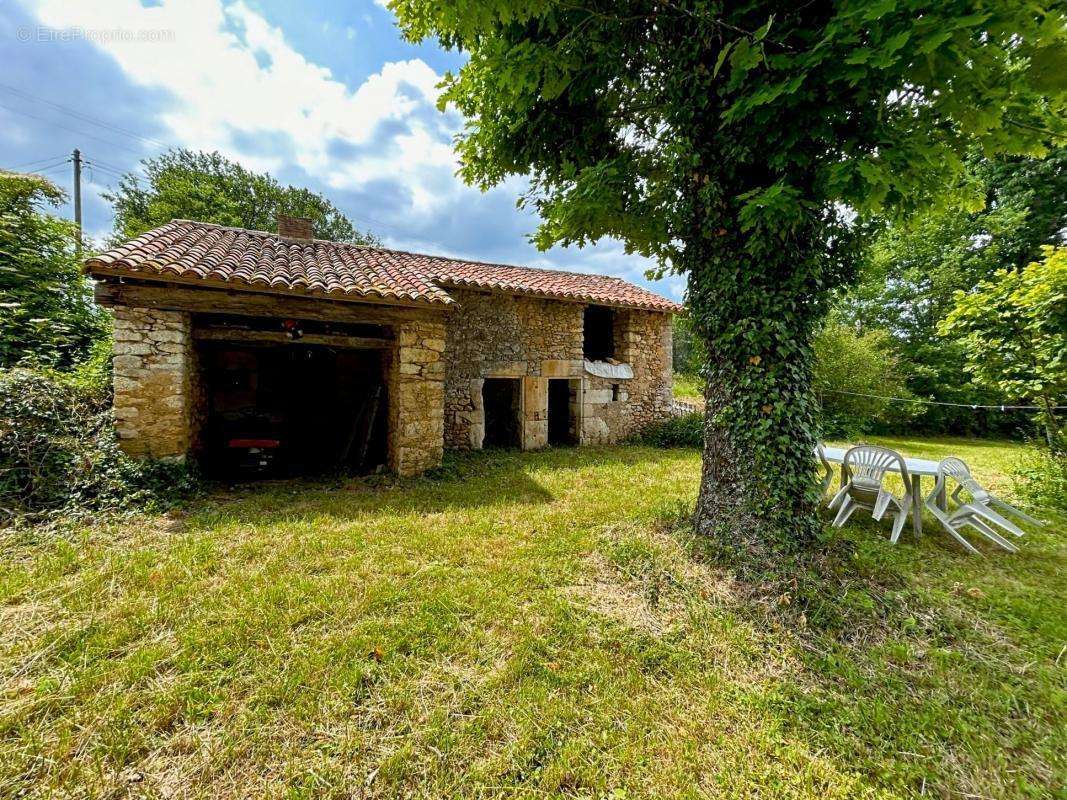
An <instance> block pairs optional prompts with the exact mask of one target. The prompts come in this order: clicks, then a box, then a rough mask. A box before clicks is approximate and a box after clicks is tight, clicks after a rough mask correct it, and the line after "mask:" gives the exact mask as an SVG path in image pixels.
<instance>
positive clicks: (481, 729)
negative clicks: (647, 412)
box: [0, 439, 1067, 800]
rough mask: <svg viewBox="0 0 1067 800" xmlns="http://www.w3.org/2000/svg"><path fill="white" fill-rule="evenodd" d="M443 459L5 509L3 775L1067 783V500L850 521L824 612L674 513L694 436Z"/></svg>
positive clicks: (9, 782) (10, 788) (998, 451)
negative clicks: (1027, 507)
mask: <svg viewBox="0 0 1067 800" xmlns="http://www.w3.org/2000/svg"><path fill="white" fill-rule="evenodd" d="M882 441H886V442H888V443H889V444H891V445H895V446H898V447H901V448H903V449H904V450H906V451H907V452H908V453H909V454H914V455H929V456H936V455H940V454H942V453H948V452H952V453H955V454H958V455H961V456H963V457H964V458H965V459H967V460H968V461H970V462H971V463H972V465H973V467H974V468H975V471H976V472H977V473H978V475H979V476H980V477H982V478H984V479H986V480H988V481H990V482H992V483H995V484H996V485H998V486H1000V487H1001V488H1004V489H1006V488H1007V485H1006V484H1005V482H1004V477H1003V476H1004V472H1005V469H1006V467H1007V466H1008V464H1009V463H1010V462H1011V461H1012V459H1013V458H1014V457H1015V456H1016V454H1017V448H1016V446H1014V445H1010V444H1005V443H990V442H969V441H965V440H948V439H945V440H936V441H918V440H908V441H903V440H882ZM441 472H442V474H440V475H438V476H437V477H434V478H432V479H422V480H413V481H407V482H401V483H398V484H396V485H393V486H379V487H372V486H368V485H367V484H365V483H360V482H349V483H339V484H335V485H331V484H325V483H318V484H312V483H285V484H274V485H265V486H260V487H256V488H249V489H243V490H240V491H235V492H230V493H218V494H215V495H212V496H210V497H209V498H207V499H201V500H199V501H197V502H196V503H195V504H191V505H190V507H189V508H188V509H186V510H185V512H184V513H183V514H181V515H169V516H166V517H152V518H140V519H137V520H134V521H125V522H122V523H121V524H118V523H115V524H110V525H103V524H102V525H100V526H97V527H93V528H87V529H84V530H79V531H76V532H73V533H68V534H64V535H62V536H58V537H57V536H56V535H55V534H47V535H46V534H44V533H35V532H32V531H31V532H24V533H21V534H10V533H9V534H3V536H4V538H3V558H2V561H0V612H2V627H0V635H2V638H0V675H2V678H3V693H4V694H3V701H2V705H0V797H16V796H25V797H45V796H57V795H62V796H65V797H67V796H79V797H81V796H86V797H88V796H99V797H103V796H108V797H119V796H123V797H125V796H146V797H155V796H181V797H186V796H189V797H205V798H206V797H212V798H229V797H259V796H276V797H282V796H284V797H346V798H350V797H389V798H392V797H427V798H430V797H458V796H463V797H478V798H489V797H587V798H612V799H613V800H620V799H621V798H629V799H630V800H632V799H633V798H660V797H679V798H698V797H767V798H778V797H804V798H809V797H810V798H819V799H820V800H826V799H827V798H838V797H840V798H844V797H849V798H851V797H872V798H890V797H911V796H920V795H925V796H931V797H946V798H948V797H970V798H979V797H989V798H1002V797H1035V798H1038V797H1042V798H1045V797H1055V796H1060V797H1063V796H1065V795H1064V788H1063V787H1064V786H1065V784H1067V780H1065V779H1067V766H1065V753H1067V725H1065V724H1064V722H1065V720H1067V654H1065V646H1067V614H1065V613H1064V605H1065V599H1067V549H1065V546H1064V537H1063V530H1064V523H1065V519H1064V517H1062V516H1060V517H1056V518H1055V522H1054V524H1053V525H1052V526H1050V527H1049V528H1046V529H1044V530H1043V531H1040V532H1032V533H1031V534H1030V535H1028V537H1027V538H1026V539H1025V540H1024V543H1023V549H1022V551H1021V552H1020V553H1019V554H1018V555H1015V556H1010V555H1008V554H1002V553H995V552H993V551H991V550H989V549H988V548H985V547H984V546H982V545H979V546H980V547H982V549H983V551H984V552H985V553H987V557H984V558H974V557H969V556H967V555H966V554H964V553H963V552H962V551H961V550H960V549H959V548H958V547H956V546H954V544H953V543H952V542H951V541H950V540H949V539H948V537H947V536H944V535H938V534H937V532H936V530H935V529H934V526H933V524H932V523H931V524H930V525H929V527H928V533H927V535H926V536H925V537H924V539H923V540H922V541H921V542H918V543H916V542H915V540H914V539H913V538H912V537H911V536H910V534H906V535H905V536H903V537H902V538H901V542H900V544H899V545H897V546H896V547H893V546H890V545H889V544H888V543H887V542H886V541H885V536H886V534H887V531H888V525H876V524H873V523H869V522H857V524H852V523H850V524H849V525H848V526H847V527H846V529H845V530H844V531H842V532H841V533H840V534H835V535H834V537H833V540H828V546H830V545H835V546H836V545H838V544H839V543H840V542H839V541H837V540H840V539H845V540H847V541H848V542H852V543H854V546H855V553H854V555H853V556H852V557H851V559H852V563H851V564H850V568H849V570H848V575H849V576H851V577H848V578H847V579H844V580H842V581H838V582H835V583H833V584H832V585H831V584H827V586H826V591H825V602H822V601H821V600H820V599H819V598H818V595H816V602H814V603H809V604H808V605H806V606H805V609H804V612H803V617H802V616H801V614H800V611H799V609H797V608H796V606H795V605H791V603H793V602H794V601H793V600H792V599H791V598H790V596H789V593H788V592H786V593H784V594H783V593H772V594H761V593H760V591H759V587H743V586H740V585H738V584H737V583H736V582H735V581H733V580H731V579H730V578H729V577H728V576H726V575H725V574H723V573H722V572H720V571H718V570H716V569H713V568H711V567H710V566H709V565H708V564H707V563H706V562H705V561H703V560H702V559H701V558H700V557H699V553H700V546H699V543H698V542H694V541H693V540H692V539H691V537H688V536H687V535H686V534H685V533H684V529H683V530H682V531H681V532H679V531H677V530H675V529H674V528H672V527H671V526H670V524H669V523H670V520H672V519H676V518H677V513H678V509H679V508H680V507H681V506H682V505H683V504H687V503H691V502H692V500H693V498H694V494H695V491H696V488H697V482H698V477H699V456H698V454H697V453H695V452H691V451H680V450H679V451H657V450H652V449H647V448H642V447H619V448H586V449H581V450H554V451H545V452H540V453H526V454H517V453H511V454H508V453H483V454H478V455H476V456H471V457H463V458H456V459H454V460H452V461H450V462H449V464H448V465H447V466H446V468H445V469H443V470H442V471H441ZM858 516H859V515H857V517H858ZM776 592H777V590H776ZM802 619H806V620H807V622H806V624H805V623H803V622H802Z"/></svg>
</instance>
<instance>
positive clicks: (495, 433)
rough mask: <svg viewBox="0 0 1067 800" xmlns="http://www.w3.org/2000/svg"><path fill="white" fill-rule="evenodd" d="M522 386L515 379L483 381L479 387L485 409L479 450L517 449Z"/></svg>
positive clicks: (519, 438)
mask: <svg viewBox="0 0 1067 800" xmlns="http://www.w3.org/2000/svg"><path fill="white" fill-rule="evenodd" d="M521 389H522V383H521V381H520V380H519V379H518V378H486V379H485V381H484V382H483V383H482V405H483V408H484V409H485V439H484V441H483V445H482V446H483V447H520V446H521V444H522V437H521V420H522V391H521Z"/></svg>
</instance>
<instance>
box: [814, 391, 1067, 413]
mask: <svg viewBox="0 0 1067 800" xmlns="http://www.w3.org/2000/svg"><path fill="white" fill-rule="evenodd" d="M822 391H823V393H825V394H847V395H851V396H852V397H868V398H871V399H874V400H892V401H895V402H898V403H920V404H922V405H927V406H952V407H953V408H970V409H973V410H978V409H988V410H993V411H1045V410H1046V409H1045V407H1044V406H1017V405H1010V404H1008V403H998V404H994V405H987V404H984V403H946V402H944V401H942V400H923V399H922V398H918V397H890V396H888V395H883V394H864V393H863V392H848V391H845V390H844V389H823V390H822ZM1047 410H1049V411H1067V406H1051V407H1050V408H1049V409H1047Z"/></svg>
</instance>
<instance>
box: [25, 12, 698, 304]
mask: <svg viewBox="0 0 1067 800" xmlns="http://www.w3.org/2000/svg"><path fill="white" fill-rule="evenodd" d="M375 1H376V2H378V4H379V5H383V6H384V5H385V3H384V2H382V0H375ZM34 13H36V15H37V16H38V18H39V20H40V22H41V23H42V24H44V25H47V26H49V27H52V28H62V29H69V28H81V29H83V30H85V31H99V30H109V29H122V30H125V31H135V32H136V31H160V30H165V31H168V32H170V35H168V36H167V37H166V40H165V41H158V37H157V40H156V41H137V40H136V38H126V37H97V38H95V39H94V40H93V41H94V42H95V44H96V46H97V47H99V48H101V49H102V50H104V51H105V52H106V53H108V54H109V55H110V56H111V57H112V58H114V59H115V61H116V62H117V63H118V65H119V66H120V67H121V69H122V70H123V72H124V73H125V74H126V76H127V77H128V79H129V80H130V81H132V82H134V83H137V84H140V85H143V86H147V87H151V88H162V89H165V90H166V91H167V92H169V93H170V94H171V95H173V97H174V99H175V102H174V104H173V106H172V107H171V108H170V110H168V111H167V112H165V113H164V114H163V115H162V117H161V118H160V119H159V121H160V122H162V123H163V124H164V125H165V126H166V127H167V128H168V129H169V136H167V137H163V136H159V137H158V138H165V139H166V140H167V142H168V143H169V144H173V145H178V146H184V147H190V148H193V149H199V150H218V151H220V152H222V153H224V154H226V155H228V156H230V157H232V158H235V159H237V160H239V161H241V162H242V163H244V164H246V165H247V166H249V167H250V168H253V169H256V170H265V171H270V172H275V173H277V172H280V171H281V170H282V169H283V168H288V167H292V166H297V167H299V168H300V169H302V170H304V171H305V172H306V173H307V174H308V175H309V176H311V177H312V178H313V179H314V180H315V181H317V182H319V183H320V184H321V185H323V186H325V187H327V188H328V189H330V190H333V191H335V192H337V193H342V192H354V193H358V192H360V190H361V189H362V190H364V191H366V192H369V191H370V190H369V189H368V187H374V186H376V185H377V184H378V183H382V184H384V185H389V186H392V187H395V192H396V195H397V196H396V197H391V198H389V199H390V201H391V202H390V203H389V205H390V211H388V212H385V211H384V210H383V211H379V210H378V209H376V208H374V207H372V206H367V207H365V208H364V207H360V208H357V209H352V213H353V214H354V216H355V217H356V218H357V221H358V217H359V216H360V215H363V216H364V217H370V218H375V217H377V218H380V219H381V218H384V221H385V223H386V226H385V227H386V229H385V230H382V231H379V232H380V233H382V234H383V235H384V237H385V238H386V240H387V241H388V242H389V243H390V244H393V245H396V246H401V247H412V246H413V244H412V242H413V240H417V238H418V237H419V236H420V232H421V235H422V236H432V237H434V238H435V239H439V240H440V241H439V242H436V243H434V244H437V245H438V246H436V247H433V248H432V249H433V250H435V251H438V252H441V251H451V254H452V255H456V256H468V257H476V258H479V257H483V256H484V255H485V254H484V253H483V252H479V251H478V250H475V251H474V252H456V251H457V250H463V249H466V247H469V246H470V245H469V244H468V245H467V246H466V247H464V246H461V247H460V248H456V247H449V246H448V245H447V244H442V243H441V242H445V241H448V240H451V241H461V240H464V239H467V240H469V236H463V235H459V234H458V231H457V230H455V229H453V230H450V231H445V230H441V229H440V228H439V227H438V226H440V225H441V224H442V222H441V220H443V219H446V218H447V219H451V220H453V223H452V224H453V225H454V226H464V227H465V228H466V229H467V231H468V232H469V230H470V227H471V226H472V225H486V226H492V227H493V228H496V229H498V230H499V229H502V228H506V227H512V226H513V227H514V228H515V230H518V229H519V226H517V225H516V223H515V219H514V218H511V219H508V220H503V219H486V220H480V221H478V222H475V221H474V220H471V219H470V218H469V216H466V215H465V214H464V210H466V209H471V208H474V207H476V206H477V205H478V204H479V197H478V192H477V190H474V189H471V188H469V187H467V186H465V185H464V184H463V183H462V181H461V180H460V179H458V178H457V177H455V171H456V168H457V166H458V164H457V161H456V156H455V153H454V151H453V149H452V146H451V141H452V137H453V135H454V134H455V133H456V132H457V131H458V130H459V129H460V126H461V125H462V119H461V118H460V116H459V115H458V114H457V113H455V112H449V113H446V114H440V113H439V112H437V110H436V108H435V105H436V101H437V97H438V89H437V88H436V87H437V84H438V82H439V81H440V79H441V76H440V75H438V74H437V73H436V72H435V71H434V70H433V69H432V68H431V67H430V66H428V65H427V64H426V63H425V62H424V61H422V60H421V59H411V60H408V61H395V62H386V63H384V64H383V65H382V66H381V68H380V69H379V71H378V72H376V73H375V74H373V75H370V76H369V77H367V78H366V79H365V80H364V81H363V82H362V83H361V84H360V85H359V86H358V87H356V88H355V89H350V88H349V87H348V86H347V85H346V84H345V83H344V82H343V81H341V80H339V79H337V78H336V77H335V76H334V75H333V74H332V72H331V71H330V70H329V69H328V68H326V67H324V66H321V65H318V64H315V63H313V62H311V61H309V60H308V59H307V58H306V57H305V56H304V55H303V54H302V53H300V52H299V51H298V50H297V49H295V48H294V47H293V45H292V44H291V43H290V42H289V41H288V40H287V39H286V36H285V34H284V32H283V31H282V30H281V29H280V28H278V27H276V26H273V25H271V24H270V23H269V22H268V21H267V20H266V19H265V18H264V17H263V16H262V15H261V14H259V13H258V12H256V11H255V10H253V9H252V8H250V7H249V6H248V5H247V4H246V3H245V1H244V0H236V2H233V3H230V4H225V3H224V0H163V1H162V2H161V3H160V4H159V5H154V6H150V7H145V6H143V5H141V3H140V2H139V0H95V1H94V2H92V3H86V2H82V1H80V0H39V2H38V3H36V4H35V6H34ZM345 30H347V31H348V33H346V36H347V38H348V39H350V40H351V39H352V38H353V36H354V32H353V31H352V29H350V28H349V29H345ZM357 41H358V39H357ZM352 46H358V45H356V44H353V45H352ZM265 142H271V143H273V144H272V145H270V146H265V145H264V144H263V143H265ZM285 142H290V143H291V146H288V147H287V146H285V145H284V144H281V143H285ZM522 183H523V181H521V180H510V181H508V182H506V184H505V185H504V186H502V187H499V188H498V189H496V190H494V194H495V193H501V194H502V195H507V202H506V203H502V204H500V208H508V207H512V205H513V198H514V197H515V196H517V194H518V192H520V191H521V190H522V188H521V186H519V184H522ZM482 199H484V198H482ZM405 204H406V205H405ZM529 222H530V225H529V227H533V224H534V220H532V219H531V220H529ZM398 231H410V235H409V236H408V237H406V238H405V237H404V236H403V235H402V234H401V235H399V236H398V235H395V234H397V233H398ZM450 234H451V235H450ZM512 252H514V254H515V255H514V257H512V258H510V259H509V260H515V261H519V262H525V263H540V264H542V265H546V266H549V265H554V266H559V267H564V268H569V269H586V270H590V271H596V272H603V273H610V274H616V275H621V276H625V277H627V278H629V279H631V280H638V281H641V282H643V281H642V276H641V273H642V271H643V269H644V268H645V267H646V266H647V264H646V262H644V261H643V260H642V259H638V258H636V257H627V256H625V254H623V253H622V251H621V247H619V246H618V243H613V242H605V243H603V245H601V246H598V247H593V248H587V249H586V250H584V251H580V252H578V251H574V250H566V251H565V250H562V249H554V250H553V251H552V252H551V253H546V254H535V253H532V251H531V248H530V247H529V246H528V245H527V244H526V242H524V241H522V240H521V239H520V238H519V235H518V234H516V241H515V246H514V249H513V251H512ZM658 288H659V289H660V290H661V291H664V292H669V293H671V294H672V295H673V296H675V297H677V296H678V295H679V293H680V292H679V290H678V289H677V287H676V286H674V285H671V284H668V283H662V284H660V285H659V287H658Z"/></svg>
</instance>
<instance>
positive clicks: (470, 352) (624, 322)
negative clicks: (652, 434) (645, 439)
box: [444, 289, 672, 449]
mask: <svg viewBox="0 0 1067 800" xmlns="http://www.w3.org/2000/svg"><path fill="white" fill-rule="evenodd" d="M449 291H450V293H451V294H452V296H453V297H454V298H455V299H456V301H457V307H456V308H455V309H454V310H453V311H452V312H451V313H450V314H449V318H448V323H447V328H448V334H447V338H446V346H445V350H444V364H445V383H444V440H445V445H446V446H447V447H452V448H456V449H472V448H473V449H477V448H480V447H481V446H482V440H483V437H484V434H485V429H484V419H485V417H484V409H483V407H482V384H483V382H484V380H485V378H497V377H509V378H518V379H521V380H522V382H523V412H522V416H523V419H522V429H523V436H522V445H523V447H524V448H525V449H533V448H536V447H541V446H543V445H545V444H546V443H547V438H548V419H547V401H548V380H549V379H550V378H569V379H571V380H572V381H581V386H582V390H581V401H580V404H579V408H580V416H581V419H580V440H581V443H583V444H585V443H610V442H617V441H619V440H621V439H624V438H626V437H627V436H629V435H630V434H632V433H634V432H635V431H637V430H639V429H640V428H642V427H644V426H646V425H648V424H650V423H652V422H654V421H656V420H657V419H662V418H663V417H665V416H666V415H667V414H668V412H669V409H670V405H671V381H672V372H671V344H672V342H671V317H670V315H669V314H665V313H661V312H652V311H638V310H629V309H617V310H616V312H615V331H614V338H615V348H616V353H615V356H616V357H615V360H616V361H618V362H621V363H623V364H628V365H630V366H631V367H632V369H633V377H632V378H629V379H606V378H601V377H598V376H595V375H592V374H589V373H587V372H586V369H585V359H584V358H583V354H582V349H583V337H584V334H583V314H584V310H585V305H583V304H581V303H573V302H564V301H559V300H545V299H540V298H532V297H523V296H512V295H504V294H496V293H492V294H491V293H485V292H475V291H468V290H459V289H450V290H449Z"/></svg>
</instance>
